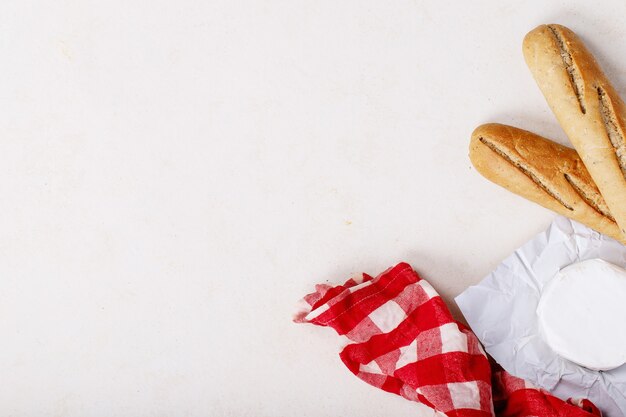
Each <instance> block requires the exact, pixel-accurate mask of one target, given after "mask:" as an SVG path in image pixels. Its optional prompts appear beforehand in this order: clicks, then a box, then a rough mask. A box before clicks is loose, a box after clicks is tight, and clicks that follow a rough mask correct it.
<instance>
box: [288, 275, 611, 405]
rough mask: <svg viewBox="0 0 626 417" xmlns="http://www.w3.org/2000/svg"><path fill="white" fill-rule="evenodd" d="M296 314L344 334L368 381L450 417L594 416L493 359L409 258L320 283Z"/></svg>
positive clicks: (345, 354)
mask: <svg viewBox="0 0 626 417" xmlns="http://www.w3.org/2000/svg"><path fill="white" fill-rule="evenodd" d="M301 307H302V308H301V310H300V311H299V312H298V313H297V314H296V317H295V319H294V321H296V322H298V323H312V324H315V325H318V326H330V327H332V328H333V329H335V331H337V333H339V335H342V336H344V337H345V340H346V341H347V345H346V346H345V347H344V348H343V350H342V351H341V353H340V357H341V360H342V361H343V362H344V363H345V365H346V366H347V367H348V369H350V371H352V373H354V374H355V375H356V376H358V377H359V378H361V379H362V380H364V381H365V382H367V383H369V384H371V385H373V386H375V387H378V388H380V389H383V390H385V391H388V392H392V393H394V394H398V395H401V396H402V397H404V398H406V399H408V400H411V401H417V402H420V403H422V404H425V405H427V406H429V407H431V408H432V409H434V410H436V411H438V412H440V413H443V414H444V415H446V416H449V417H488V416H499V417H513V416H515V417H531V416H532V417H534V416H541V417H553V416H554V417H556V416H559V417H565V416H568V417H591V416H600V415H601V413H600V411H599V410H598V409H597V408H596V407H595V406H594V405H593V404H592V403H591V402H589V401H587V400H582V401H572V400H570V401H567V402H565V401H562V400H560V399H558V398H556V397H554V396H552V395H550V394H549V393H548V392H546V391H543V390H540V389H537V388H535V387H533V386H532V385H530V384H529V383H527V382H526V381H524V380H522V379H519V378H516V377H514V376H512V375H510V374H508V373H507V372H505V371H504V370H502V369H501V368H500V367H499V366H498V365H497V364H495V363H492V362H490V360H489V359H488V358H487V355H486V354H485V352H484V350H483V348H482V346H481V345H480V342H479V341H478V339H477V338H476V336H475V335H474V334H473V333H472V332H471V331H470V330H469V329H468V328H466V327H465V326H463V325H462V324H461V323H458V322H457V321H455V320H454V319H453V318H452V315H451V314H450V311H449V310H448V308H447V306H446V305H445V303H444V302H443V300H442V299H441V297H439V295H438V294H437V292H436V291H435V290H434V289H433V287H431V286H430V284H429V283H428V282H426V281H425V280H423V279H421V278H420V277H419V276H418V275H417V273H416V272H415V271H414V270H413V269H412V268H411V266H410V265H408V264H406V263H401V264H399V265H397V266H395V267H393V268H390V269H389V270H387V271H385V272H384V273H382V274H381V275H379V276H377V277H376V278H373V277H371V276H369V275H367V274H363V275H362V276H360V277H358V278H352V279H349V280H348V281H346V283H345V284H343V285H338V286H334V287H333V286H330V285H324V284H322V285H318V286H317V287H316V291H315V292H314V293H312V294H309V295H307V296H306V297H304V299H303V300H302V306H301Z"/></svg>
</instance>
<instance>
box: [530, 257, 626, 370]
mask: <svg viewBox="0 0 626 417" xmlns="http://www.w3.org/2000/svg"><path fill="white" fill-rule="evenodd" d="M537 316H538V324H539V331H540V333H541V335H542V337H543V339H544V340H545V342H546V343H547V344H548V345H549V346H550V347H551V348H552V349H553V350H554V351H555V352H556V353H557V354H558V355H559V356H561V357H563V358H565V359H568V360H570V361H572V362H574V363H577V364H579V365H581V366H584V367H586V368H589V369H593V370H609V369H613V368H617V367H618V366H621V365H623V364H624V363H626V270H624V269H622V268H620V267H618V266H615V265H613V264H611V263H608V262H605V261H603V260H601V259H591V260H586V261H582V262H578V263H575V264H572V265H569V266H567V267H565V268H563V269H561V271H559V272H558V273H557V274H556V275H555V277H554V278H553V279H552V280H551V281H550V282H549V283H548V284H547V285H546V286H545V287H544V288H543V290H542V293H541V299H540V301H539V305H538V307H537Z"/></svg>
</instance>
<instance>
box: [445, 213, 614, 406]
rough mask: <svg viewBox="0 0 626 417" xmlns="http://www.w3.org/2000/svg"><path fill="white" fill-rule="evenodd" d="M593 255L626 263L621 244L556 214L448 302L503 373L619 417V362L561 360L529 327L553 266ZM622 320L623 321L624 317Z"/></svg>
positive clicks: (556, 268)
mask: <svg viewBox="0 0 626 417" xmlns="http://www.w3.org/2000/svg"><path fill="white" fill-rule="evenodd" d="M594 258H600V259H604V260H605V261H608V262H611V263H613V264H615V265H618V266H621V267H623V268H626V246H624V245H622V244H621V243H619V242H617V241H615V240H613V239H611V238H609V237H606V236H604V235H601V234H600V233H598V232H596V231H594V230H591V229H589V228H588V227H586V226H583V225H581V224H579V223H576V222H574V221H571V220H569V219H567V218H565V217H558V218H557V219H556V220H555V221H554V222H553V223H552V225H551V226H550V227H549V228H548V230H547V231H545V232H543V233H541V234H539V235H537V236H536V237H535V238H533V239H532V240H531V241H529V242H528V243H526V244H525V245H524V246H522V247H521V248H519V249H518V250H516V251H515V252H514V253H513V254H512V255H511V256H509V257H508V258H506V259H505V260H504V261H503V262H502V263H501V264H500V265H499V266H498V267H497V268H496V270H495V271H493V272H492V273H491V274H489V275H488V276H487V277H486V278H485V279H484V280H483V281H482V282H480V283H479V284H478V285H475V286H472V287H469V288H468V289H467V290H466V291H464V292H463V293H462V294H461V295H459V296H458V297H456V302H457V304H458V305H459V307H460V309H461V311H462V312H463V315H464V316H465V318H466V319H467V322H468V323H469V325H470V327H471V328H472V330H473V331H474V333H476V335H477V336H478V338H479V339H480V341H481V342H482V343H483V345H484V347H485V349H486V350H487V352H489V354H490V355H491V356H493V358H494V359H495V360H496V361H497V362H498V363H499V364H500V365H502V367H503V368H504V369H505V370H506V371H508V372H509V373H511V374H513V375H515V376H518V377H520V378H524V379H526V380H528V381H531V382H532V383H534V384H535V385H537V386H540V387H542V388H544V389H546V390H549V391H550V392H552V393H553V394H554V395H556V396H557V397H559V398H562V399H567V398H570V397H572V398H587V399H589V400H591V401H593V402H594V403H595V404H596V405H597V406H598V407H599V408H600V409H601V410H602V412H603V415H604V416H605V417H626V365H624V366H621V367H619V368H616V369H613V370H610V371H592V370H589V369H586V368H584V367H582V366H579V365H577V364H575V363H573V362H570V361H568V360H566V359H563V358H561V357H560V356H558V355H557V354H556V353H554V352H553V351H552V350H551V349H550V347H548V345H546V343H545V342H544V341H543V339H542V338H541V336H540V334H539V330H538V326H537V315H536V309H537V304H538V303H539V298H540V296H541V290H542V288H543V287H544V285H546V284H547V283H548V282H549V281H550V280H551V279H553V277H554V275H555V274H556V273H557V272H558V271H559V270H560V269H561V268H563V267H565V266H567V265H569V264H572V263H574V262H578V261H582V260H586V259H594ZM624 302H626V300H624ZM622 323H624V326H626V317H624V318H623V320H622ZM624 349H626V346H624Z"/></svg>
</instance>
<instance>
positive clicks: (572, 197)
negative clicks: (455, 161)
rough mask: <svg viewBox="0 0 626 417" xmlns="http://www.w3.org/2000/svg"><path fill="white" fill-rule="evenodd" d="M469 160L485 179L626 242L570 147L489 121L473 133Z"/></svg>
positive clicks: (585, 170) (578, 158)
mask: <svg viewBox="0 0 626 417" xmlns="http://www.w3.org/2000/svg"><path fill="white" fill-rule="evenodd" d="M470 159H471V161H472V164H473V165H474V167H475V168H476V169H477V170H478V172H480V173H481V174H482V175H483V176H484V177H485V178H487V179H488V180H490V181H492V182H494V183H496V184H498V185H500V186H502V187H504V188H506V189H507V190H509V191H512V192H514V193H515V194H518V195H520V196H522V197H525V198H526V199H528V200H530V201H533V202H535V203H538V204H540V205H542V206H543V207H546V208H548V209H550V210H553V211H555V212H557V213H559V214H562V215H564V216H567V217H569V218H571V219H573V220H576V221H577V222H580V223H583V224H586V225H587V226H589V227H591V228H592V229H594V230H597V231H598V232H600V233H604V234H605V235H607V236H610V237H612V238H614V239H616V240H619V241H620V242H622V243H624V244H626V239H625V238H624V236H623V235H622V234H621V233H620V230H619V228H618V227H617V224H616V223H615V220H614V218H613V216H612V214H611V212H610V211H609V208H608V207H607V205H606V203H605V201H604V199H603V198H602V195H601V194H600V191H598V188H597V187H596V185H595V184H594V182H593V180H592V179H591V176H590V175H589V173H588V172H587V169H586V168H585V165H584V164H583V162H582V160H581V159H580V157H579V156H578V154H577V153H576V151H575V150H574V149H571V148H568V147H566V146H562V145H559V144H558V143H555V142H552V141H550V140H548V139H546V138H543V137H541V136H539V135H536V134H534V133H531V132H528V131H526V130H522V129H518V128H515V127H512V126H506V125H501V124H496V123H490V124H486V125H482V126H479V127H478V128H476V130H474V132H473V133H472V139H471V142H470Z"/></svg>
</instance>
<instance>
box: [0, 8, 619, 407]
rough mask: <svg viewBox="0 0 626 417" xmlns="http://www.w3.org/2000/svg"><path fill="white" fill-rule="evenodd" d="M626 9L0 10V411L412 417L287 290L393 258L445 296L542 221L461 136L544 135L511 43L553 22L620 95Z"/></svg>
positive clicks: (541, 114)
mask: <svg viewBox="0 0 626 417" xmlns="http://www.w3.org/2000/svg"><path fill="white" fill-rule="evenodd" d="M53 3H54V4H53ZM625 14H626V2H624V1H617V0H614V1H606V2H602V5H600V4H599V3H598V4H596V2H591V1H582V0H578V1H550V2H546V1H508V2H502V1H495V0H494V1H478V2H461V1H454V2H453V1H449V2H442V1H434V0H433V1H415V0H414V1H408V0H407V1H404V0H403V1H394V2H386V1H378V0H376V1H374V0H349V1H337V0H333V1H327V0H317V1H310V0H308V1H302V0H284V1H278V0H267V1H266V0H254V1H253V0H247V1H233V0H223V1H214V0H208V1H207V0H202V1H199V0H193V1H182V2H177V1H172V0H168V1H163V0H151V1H137V0H131V1H129V0H114V1H113V0H112V1H107V2H101V1H79V0H67V1H58V2H43V1H24V0H4V1H2V2H0V56H2V65H1V68H2V72H1V74H2V82H1V83H0V100H1V101H0V106H1V108H0V134H1V140H0V195H2V198H1V199H0V208H1V213H2V216H1V217H0V235H1V236H2V238H1V239H0V337H1V339H2V344H1V347H0V375H2V378H1V379H2V383H1V384H0V414H1V415H3V416H57V417H67V416H91V417H97V416H103V417H104V416H107V417H114V416H237V417H245V416H254V417H264V416H267V417H270V416H272V417H274V416H315V417H325V416H328V417H331V416H350V415H352V416H356V415H359V416H368V417H369V416H395V417H400V416H418V415H424V416H427V415H430V413H428V412H425V411H423V410H422V409H421V408H420V406H418V405H416V404H413V403H410V402H407V401H405V400H403V399H401V398H399V397H394V396H392V395H390V394H386V393H383V392H382V391H378V390H377V389H374V388H372V387H370V386H368V385H366V384H365V383H363V382H361V381H359V380H358V379H357V378H355V377H354V376H352V375H351V374H350V373H349V371H348V370H347V369H345V368H344V366H343V365H342V363H341V362H340V360H339V357H338V356H337V352H338V345H339V340H338V338H337V337H336V335H335V334H334V333H333V332H332V330H330V329H323V328H316V327H314V326H305V325H295V324H292V323H291V321H290V318H291V313H292V310H293V305H294V303H295V302H296V301H297V300H298V299H299V298H300V297H301V296H302V295H304V294H305V293H307V292H309V291H310V290H312V288H313V285H314V284H315V283H316V282H321V281H330V282H340V281H342V280H344V279H345V278H348V277H349V276H350V275H351V274H353V273H356V272H359V271H365V272H368V273H370V274H377V273H379V272H381V271H382V270H384V269H386V268H387V267H389V266H391V265H393V264H394V263H396V262H398V261H401V260H404V261H407V262H410V263H411V264H412V265H413V266H414V267H415V268H416V269H417V270H418V271H419V272H420V273H421V274H422V276H423V277H425V278H427V279H428V280H430V282H431V283H432V284H433V285H434V286H435V288H436V289H437V290H439V291H440V293H441V294H442V295H443V296H445V297H446V299H447V300H450V299H451V298H452V297H453V296H455V295H457V294H459V293H460V292H461V291H463V290H464V289H465V288H466V287H467V286H468V285H470V284H472V283H475V282H477V281H479V280H480V279H481V278H482V277H483V276H484V275H486V274H487V273H488V272H489V271H491V270H492V269H493V268H494V267H495V266H496V265H497V264H498V262H499V261H500V260H501V259H502V258H504V257H505V256H506V255H508V254H509V253H511V252H512V251H513V250H514V249H515V248H517V247H518V246H519V245H521V244H522V243H523V242H525V241H526V240H528V239H529V238H531V237H532V236H533V235H534V234H535V233H537V232H539V231H541V230H543V229H544V228H545V227H546V226H547V225H548V224H549V222H550V221H551V219H552V218H553V214H552V213H550V212H548V211H547V210H544V209H542V208H540V207H538V206H535V205H533V204H531V203H527V202H525V201H524V200H522V199H520V198H518V197H516V196H514V195H511V194H509V193H507V192H505V191H503V190H501V189H499V188H498V187H496V186H494V185H492V184H491V183H488V182H487V181H486V180H484V179H483V178H482V177H480V176H479V175H478V174H477V173H476V172H475V170H473V169H472V167H471V166H470V162H469V160H468V157H467V145H468V140H469V136H470V133H471V131H472V129H473V128H474V127H475V126H477V125H478V124H480V123H483V122H488V121H498V122H503V123H510V124H514V125H517V126H520V127H524V128H527V129H530V130H534V131H535V132H537V133H540V134H543V135H546V136H548V137H552V138H554V139H556V140H559V141H562V142H564V141H565V136H564V134H563V132H562V131H561V129H560V128H559V126H558V125H557V123H556V121H555V119H554V117H553V116H552V114H551V113H550V111H549V109H548V107H547V105H546V103H545V102H544V100H543V98H542V96H541V94H540V92H539V90H538V89H537V87H536V86H535V84H534V81H533V80H532V78H531V76H530V73H529V71H528V70H527V68H526V66H525V64H524V61H523V58H522V53H521V41H522V38H523V36H524V34H525V33H526V32H527V31H529V30H531V29H532V28H534V27H535V26H536V25H538V24H541V23H554V22H556V23H562V24H565V25H568V26H570V27H571V28H572V29H574V30H575V31H577V32H578V33H579V34H580V35H581V36H582V37H583V39H585V40H586V41H587V42H588V45H589V46H590V48H591V49H592V50H593V51H594V52H595V53H596V55H597V57H598V59H599V60H600V62H601V64H602V66H603V67H604V68H605V70H606V72H607V73H608V75H609V77H610V78H612V79H613V80H614V82H615V84H616V86H617V88H618V90H620V92H621V93H622V94H623V95H624V93H626V91H625V89H624V87H625V86H626V55H625V54H624V53H623V52H624V51H625V50H626V36H625V35H626V25H624V15H625ZM455 311H456V310H455Z"/></svg>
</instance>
